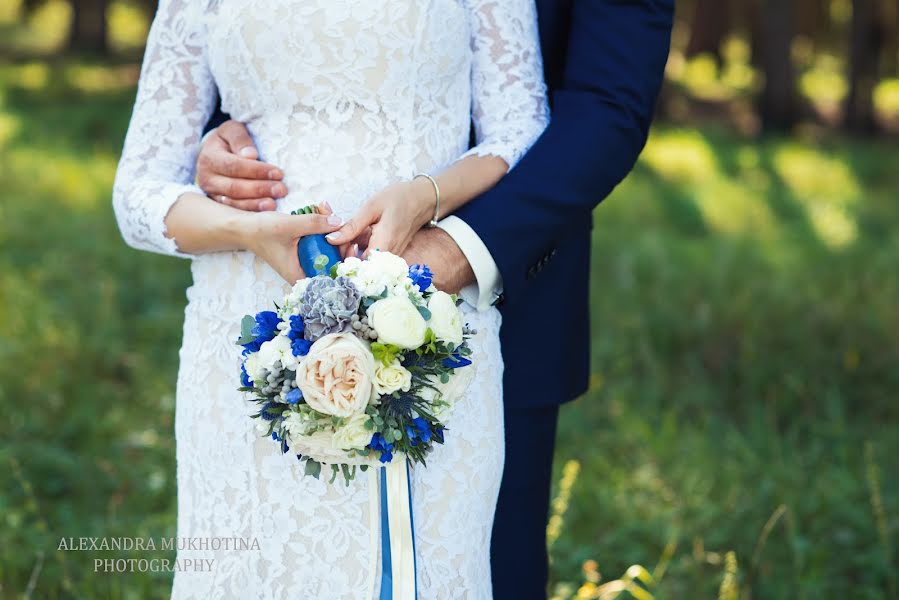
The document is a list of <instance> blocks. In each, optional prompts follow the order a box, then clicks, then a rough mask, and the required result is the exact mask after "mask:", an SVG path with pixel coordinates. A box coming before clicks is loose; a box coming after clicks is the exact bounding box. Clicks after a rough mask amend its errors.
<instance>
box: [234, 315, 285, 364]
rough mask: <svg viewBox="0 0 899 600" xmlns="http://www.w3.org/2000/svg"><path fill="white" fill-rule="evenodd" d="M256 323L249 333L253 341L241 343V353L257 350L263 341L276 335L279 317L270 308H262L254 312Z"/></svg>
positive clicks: (245, 353)
mask: <svg viewBox="0 0 899 600" xmlns="http://www.w3.org/2000/svg"><path fill="white" fill-rule="evenodd" d="M254 319H255V321H256V324H255V325H253V329H252V330H251V331H250V333H251V334H252V335H253V341H251V342H247V343H246V344H241V346H243V355H244V356H246V355H247V354H251V353H253V352H259V348H260V347H261V346H262V344H263V343H264V342H267V341H269V340H270V339H272V338H274V337H275V336H276V335H278V323H279V322H280V319H279V318H278V315H277V313H275V312H274V311H271V310H264V311H262V312H260V313H256V316H255V317H254Z"/></svg>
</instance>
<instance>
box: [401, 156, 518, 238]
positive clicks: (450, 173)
mask: <svg viewBox="0 0 899 600" xmlns="http://www.w3.org/2000/svg"><path fill="white" fill-rule="evenodd" d="M508 170H509V165H508V164H507V163H506V161H505V160H503V159H502V158H499V157H497V156H492V155H488V156H466V157H465V158H462V159H461V160H458V161H456V162H455V163H453V164H452V165H450V166H449V167H447V168H446V169H444V170H443V171H441V172H439V173H437V174H431V176H432V177H433V178H434V180H435V181H436V182H437V187H438V188H439V190H440V210H439V215H438V217H439V218H443V217H446V216H448V215H451V214H453V213H454V212H456V211H457V210H458V209H460V208H461V207H463V206H465V205H466V204H468V203H469V202H471V201H472V200H474V199H475V198H477V197H478V196H480V195H481V194H483V193H484V192H486V191H487V190H489V189H490V188H492V187H493V186H495V185H496V183H497V182H498V181H499V180H500V179H501V178H502V176H503V175H504V174H505V173H506V172H507V171H508ZM409 185H410V187H411V190H412V194H413V196H414V198H415V206H416V207H417V211H416V214H417V216H416V220H417V223H418V225H419V226H421V227H423V226H424V225H426V224H427V223H428V222H429V221H430V220H431V219H432V218H433V217H434V214H435V208H436V200H437V198H436V190H435V189H434V186H433V184H432V183H431V182H430V181H429V180H428V179H427V178H426V177H418V178H416V179H414V180H412V181H411V182H410V184H409Z"/></svg>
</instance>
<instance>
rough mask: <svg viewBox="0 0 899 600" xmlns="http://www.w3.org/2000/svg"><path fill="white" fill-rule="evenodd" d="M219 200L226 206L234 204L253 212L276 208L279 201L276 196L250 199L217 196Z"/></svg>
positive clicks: (236, 206) (235, 206) (238, 207)
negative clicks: (276, 200) (275, 198)
mask: <svg viewBox="0 0 899 600" xmlns="http://www.w3.org/2000/svg"><path fill="white" fill-rule="evenodd" d="M216 198H217V199H218V200H219V202H221V203H222V204H225V205H226V206H233V207H234V208H237V209H240V210H248V211H251V212H263V211H266V210H275V209H276V208H277V207H278V203H277V202H275V200H274V198H252V199H250V200H235V199H234V198H229V197H227V196H220V197H216Z"/></svg>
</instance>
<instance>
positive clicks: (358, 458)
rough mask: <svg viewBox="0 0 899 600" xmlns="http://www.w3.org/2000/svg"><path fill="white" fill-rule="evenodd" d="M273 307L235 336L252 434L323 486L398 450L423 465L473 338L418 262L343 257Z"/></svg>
mask: <svg viewBox="0 0 899 600" xmlns="http://www.w3.org/2000/svg"><path fill="white" fill-rule="evenodd" d="M318 258H320V259H324V260H325V262H327V259H325V257H324V256H319V257H318ZM307 272H308V271H307ZM275 308H276V309H277V310H275V311H268V310H267V311H263V312H260V313H258V314H256V315H255V316H250V315H247V316H245V317H244V318H243V321H242V323H241V336H240V339H239V340H238V341H237V343H238V344H239V345H241V346H243V348H244V350H243V360H242V364H241V374H240V377H241V384H242V385H241V387H240V388H239V389H240V390H241V391H243V392H249V393H251V401H252V402H253V403H254V405H255V409H254V410H255V414H254V415H252V416H253V418H255V419H258V420H259V421H258V423H259V425H260V429H261V431H262V433H263V434H264V435H265V436H270V437H271V438H272V440H274V441H275V442H277V443H279V444H280V446H281V451H282V452H285V453H286V452H288V451H293V452H295V453H296V454H297V458H299V459H300V460H301V461H302V462H303V463H304V470H305V473H306V474H307V475H312V476H314V477H316V478H317V477H319V475H320V473H321V471H322V466H323V465H324V466H326V467H329V468H330V469H331V479H330V481H331V482H332V483H333V482H334V480H335V479H336V478H337V476H338V475H339V474H342V475H343V477H344V479H345V480H346V482H347V483H349V481H350V480H351V479H353V478H354V477H355V475H356V469H357V467H358V468H359V469H360V470H362V471H364V470H366V469H367V468H368V467H369V466H380V465H383V464H386V463H390V462H391V461H394V460H396V458H397V456H399V457H402V458H408V460H409V461H410V462H412V463H416V462H418V463H422V464H424V463H425V457H426V456H427V454H428V453H429V452H430V451H431V450H432V449H433V448H434V445H435V444H442V443H443V441H444V432H445V430H446V428H445V426H444V422H445V419H446V417H447V415H448V411H449V410H450V409H451V407H452V405H453V401H454V400H455V399H456V398H457V397H458V396H459V395H460V394H461V393H462V391H463V390H464V387H465V384H466V382H467V380H468V379H469V377H466V375H468V373H467V371H469V370H468V369H463V367H466V366H468V365H470V364H471V360H470V359H469V357H470V355H471V349H470V348H469V346H468V344H467V339H468V338H469V336H470V335H471V334H473V333H474V332H472V331H469V330H468V329H467V328H466V327H465V326H464V325H463V322H462V314H461V312H460V311H459V309H458V308H457V300H456V298H455V297H454V296H451V295H449V294H447V293H444V292H441V291H438V290H437V289H435V287H434V286H433V285H432V284H431V271H430V270H429V269H428V267H427V266H424V265H413V266H411V267H410V266H408V265H407V264H406V262H405V261H404V260H403V259H402V258H400V257H398V256H395V255H393V254H390V253H387V252H372V253H371V255H370V257H369V258H368V259H366V260H360V259H358V258H347V259H346V260H344V261H342V262H339V263H337V264H334V265H333V266H332V267H331V268H330V269H329V270H328V272H327V273H322V274H319V275H316V276H315V277H311V278H306V279H302V280H300V281H298V282H297V283H296V285H294V286H293V289H292V290H291V291H290V293H289V294H288V295H287V297H286V298H285V299H284V302H283V305H282V306H280V307H278V306H276V307H275Z"/></svg>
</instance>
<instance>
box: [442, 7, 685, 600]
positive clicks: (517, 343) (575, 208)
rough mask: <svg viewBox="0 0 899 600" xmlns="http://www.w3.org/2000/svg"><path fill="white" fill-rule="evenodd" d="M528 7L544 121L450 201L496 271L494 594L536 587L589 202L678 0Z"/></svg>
mask: <svg viewBox="0 0 899 600" xmlns="http://www.w3.org/2000/svg"><path fill="white" fill-rule="evenodd" d="M537 13H538V18H539V26H540V45H541V49H542V52H543V61H544V75H545V77H546V82H547V85H548V87H549V94H550V96H549V100H550V106H551V108H552V111H551V122H550V125H549V127H548V128H547V129H546V131H545V132H544V133H543V135H542V136H541V137H540V139H539V140H538V141H537V142H536V144H535V145H534V146H533V147H532V148H531V149H530V150H529V151H528V153H527V155H525V157H524V158H523V159H522V160H521V161H520V162H519V163H518V165H517V166H516V167H515V168H514V169H513V170H512V171H511V172H510V173H509V175H507V176H506V177H504V178H503V179H502V180H501V181H500V183H499V184H498V185H497V186H496V187H494V188H493V189H492V190H490V191H489V192H487V193H485V194H484V195H482V196H481V197H479V198H477V199H475V200H474V201H472V202H471V203H469V204H467V205H466V206H464V207H463V208H462V209H460V210H459V211H457V212H456V215H457V216H458V217H460V218H461V219H463V220H464V221H465V222H467V223H468V224H469V225H470V226H471V227H472V229H474V230H475V231H476V232H477V234H478V235H479V236H480V238H481V240H483V242H484V243H485V244H486V245H487V248H489V250H490V253H491V254H492V255H493V259H494V260H495V261H496V264H497V266H498V267H499V271H500V273H501V274H502V277H503V287H504V292H503V296H502V298H501V301H502V306H501V310H502V313H503V326H502V331H501V333H500V336H501V340H502V348H503V358H504V360H505V376H504V381H503V385H504V393H503V396H504V406H505V427H506V463H505V470H504V472H503V482H502V486H501V488H500V495H499V502H498V504H497V509H496V516H495V521H494V526H493V540H492V552H491V568H492V571H493V590H494V597H495V598H497V599H506V598H508V599H510V600H511V599H514V600H528V599H531V598H545V597H546V594H545V588H546V579H547V556H546V520H547V513H548V510H549V487H550V478H551V472H552V454H553V444H554V441H555V431H556V418H557V416H558V406H559V405H560V404H562V403H563V402H567V401H568V400H572V399H574V398H575V397H577V396H579V395H580V394H582V393H583V392H585V391H586V389H587V380H588V374H589V369H590V366H589V343H590V326H589V303H588V290H589V287H588V284H589V277H590V236H591V230H592V228H593V216H592V215H593V209H594V208H595V207H596V205H597V204H599V202H601V201H602V200H603V199H604V198H605V197H606V196H607V195H608V194H609V192H611V191H612V189H613V188H614V187H615V186H616V185H618V183H619V182H620V181H621V180H622V179H623V178H624V177H625V175H627V173H628V172H629V171H630V170H631V168H632V167H633V165H634V162H635V161H636V160H637V156H638V155H639V154H640V151H641V150H642V149H643V145H644V144H645V143H646V136H647V133H648V130H649V123H650V120H651V118H652V114H653V109H654V106H655V102H656V98H657V96H658V92H659V88H660V86H661V83H662V76H663V72H664V68H665V62H666V60H667V57H668V46H669V41H670V33H671V25H672V19H673V13H674V0H537ZM548 310H552V311H553V313H555V314H557V315H561V318H557V319H547V315H546V313H547V311H548ZM553 323H556V324H557V326H550V327H548V326H547V325H552V324H553ZM538 352H539V353H538ZM538 360H539V368H535V361H538Z"/></svg>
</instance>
